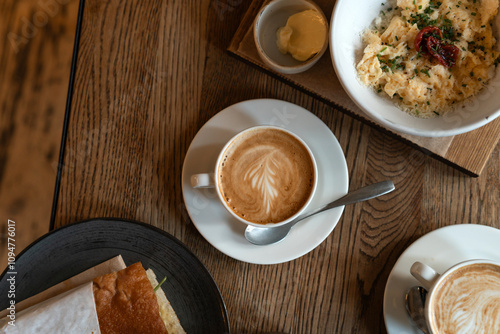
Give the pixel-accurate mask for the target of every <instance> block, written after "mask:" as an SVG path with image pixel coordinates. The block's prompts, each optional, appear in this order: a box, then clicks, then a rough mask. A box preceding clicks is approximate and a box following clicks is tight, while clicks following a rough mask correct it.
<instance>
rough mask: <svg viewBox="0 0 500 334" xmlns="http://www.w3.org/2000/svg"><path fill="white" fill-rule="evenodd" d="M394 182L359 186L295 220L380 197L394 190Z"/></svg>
mask: <svg viewBox="0 0 500 334" xmlns="http://www.w3.org/2000/svg"><path fill="white" fill-rule="evenodd" d="M394 188H395V187H394V183H393V182H392V181H383V182H378V183H374V184H371V185H369V186H366V187H363V188H359V189H357V190H354V191H352V192H349V193H348V194H347V195H345V196H343V197H341V198H339V199H337V200H335V201H333V202H331V203H329V204H327V205H325V206H323V207H320V208H318V209H316V210H314V211H312V212H309V213H307V215H305V216H302V217H300V218H299V219H297V220H296V221H295V222H299V221H300V220H302V219H305V218H307V217H310V216H312V215H314V214H317V213H319V212H323V211H326V210H330V209H332V208H335V207H338V206H342V205H347V204H353V203H358V202H361V201H366V200H368V199H371V198H374V197H378V196H381V195H384V194H387V193H390V192H391V191H393V190H394Z"/></svg>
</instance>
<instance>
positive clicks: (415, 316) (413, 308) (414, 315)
mask: <svg viewBox="0 0 500 334" xmlns="http://www.w3.org/2000/svg"><path fill="white" fill-rule="evenodd" d="M426 296H427V290H425V289H424V288H423V287H421V286H414V287H412V288H410V290H408V292H407V293H406V298H405V299H406V300H405V302H406V311H407V312H408V315H409V316H410V318H411V320H412V321H413V322H414V323H415V325H416V326H417V327H418V329H420V330H421V331H422V332H424V334H428V333H430V332H429V329H428V328H427V322H426V321H425V316H424V309H425V298H426Z"/></svg>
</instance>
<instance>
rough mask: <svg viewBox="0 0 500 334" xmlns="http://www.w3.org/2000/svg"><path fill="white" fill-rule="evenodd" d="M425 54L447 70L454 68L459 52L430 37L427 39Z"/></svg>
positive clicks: (451, 46) (453, 47) (453, 46)
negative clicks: (427, 53)
mask: <svg viewBox="0 0 500 334" xmlns="http://www.w3.org/2000/svg"><path fill="white" fill-rule="evenodd" d="M426 47H427V52H429V54H430V55H431V56H432V57H433V58H435V59H437V61H439V63H440V64H441V65H443V66H445V67H447V68H450V67H453V66H455V63H456V62H457V58H458V54H459V53H460V50H459V49H458V48H457V47H456V46H455V45H451V44H447V43H445V42H443V41H442V40H439V39H437V38H434V37H432V36H430V37H429V38H427V43H426Z"/></svg>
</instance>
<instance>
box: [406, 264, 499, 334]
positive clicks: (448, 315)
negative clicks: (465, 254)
mask: <svg viewBox="0 0 500 334" xmlns="http://www.w3.org/2000/svg"><path fill="white" fill-rule="evenodd" d="M410 272H411V274H412V275H413V276H415V278H417V279H418V280H419V281H420V283H422V285H423V286H424V288H426V289H427V290H428V291H429V293H428V295H427V300H426V304H425V318H426V320H427V325H428V327H429V330H430V332H431V333H433V334H451V333H453V334H462V333H463V334H489V333H500V263H499V262H496V261H492V260H469V261H465V262H461V263H458V264H456V265H455V266H453V267H451V268H450V269H448V270H446V271H445V272H444V273H443V274H441V275H440V274H438V273H437V272H436V271H435V270H434V269H432V268H431V267H429V266H427V265H426V264H423V263H421V262H418V261H417V262H415V263H414V264H413V265H412V267H411V269H410Z"/></svg>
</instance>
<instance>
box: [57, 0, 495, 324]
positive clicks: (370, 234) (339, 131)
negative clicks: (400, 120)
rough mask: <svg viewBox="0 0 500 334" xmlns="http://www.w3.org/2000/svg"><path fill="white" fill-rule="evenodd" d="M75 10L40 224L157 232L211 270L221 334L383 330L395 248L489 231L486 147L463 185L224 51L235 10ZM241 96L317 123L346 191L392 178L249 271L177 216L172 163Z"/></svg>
mask: <svg viewBox="0 0 500 334" xmlns="http://www.w3.org/2000/svg"><path fill="white" fill-rule="evenodd" d="M82 5H83V7H81V10H82V12H81V13H80V14H81V25H80V30H79V32H78V33H79V34H80V39H79V43H78V45H77V46H78V50H77V53H76V55H77V57H76V58H75V62H74V78H73V79H74V80H73V81H72V86H71V87H72V94H71V95H70V98H69V102H70V105H69V109H68V113H67V116H66V117H67V118H66V121H67V123H66V125H67V128H65V132H64V134H65V136H66V137H65V139H64V150H63V151H62V159H61V164H60V166H59V167H60V169H59V174H58V175H59V177H60V179H59V183H58V186H57V188H56V198H55V201H54V211H53V216H52V220H51V224H52V227H55V228H57V227H60V226H63V225H66V224H70V223H72V222H75V221H79V220H84V219H89V218H95V217H119V218H124V219H133V220H137V221H142V222H145V223H149V224H151V225H154V226H157V227H160V228H162V229H163V230H165V231H167V232H169V233H171V234H172V235H174V236H175V237H177V238H178V239H180V240H181V241H182V242H183V243H184V244H186V245H187V247H189V248H190V249H191V250H192V251H193V252H194V253H195V254H196V255H197V256H198V258H199V259H200V260H201V261H202V262H203V263H204V264H205V265H206V267H207V268H208V270H209V271H210V272H211V273H212V275H213V277H214V279H215V281H216V282H217V284H218V285H219V288H220V290H221V293H222V296H223V298H224V300H225V303H226V306H227V311H228V314H229V318H230V325H231V330H232V332H233V333H264V332H285V333H350V332H352V333H379V332H381V333H383V332H385V331H386V330H385V326H384V321H383V314H382V304H383V294H384V288H385V284H386V281H387V278H388V276H389V273H390V271H391V269H392V267H393V266H394V264H395V262H396V260H397V259H398V257H399V256H400V255H401V253H402V252H403V251H404V250H405V248H407V247H408V246H409V245H410V244H411V243H412V242H413V241H415V240H416V239H417V238H419V237H420V236H422V235H424V234H426V233H428V232H430V231H433V230H435V229H437V228H439V227H443V226H447V225H453V224H469V223H479V224H483V225H489V226H494V227H497V228H500V222H499V221H498V207H499V198H500V196H499V195H500V194H499V188H500V187H499V186H500V178H499V174H500V164H499V149H498V147H497V148H496V150H495V151H494V153H493V155H492V157H491V159H490V161H489V165H488V167H487V168H486V170H485V171H484V172H483V174H482V175H481V176H480V177H479V178H471V177H468V176H466V175H464V174H462V173H461V172H459V171H457V170H454V169H453V168H452V167H449V166H446V165H444V164H443V163H441V162H439V161H436V160H434V159H431V158H429V157H427V156H426V155H424V154H423V153H421V152H419V151H416V150H415V149H413V148H411V147H409V146H407V145H406V144H403V143H401V142H399V141H398V140H396V139H393V138H390V137H389V136H387V135H386V134H383V133H381V132H379V131H378V130H375V129H373V128H371V127H370V126H368V125H365V124H363V123H361V122H359V121H358V120H355V119H353V118H351V117H350V116H347V115H345V114H343V113H341V112H339V111H337V110H335V109H332V108H331V107H329V106H327V105H325V104H323V103H322V102H319V101H317V100H315V99H313V98H312V97H310V96H308V95H306V94H303V93H301V92H299V91H297V90H296V89H294V88H292V87H290V86H288V85H287V84H285V83H283V82H281V81H279V80H277V79H275V78H272V77H270V76H268V75H267V74H265V73H262V72H260V71H259V70H257V69H255V68H253V67H251V66H249V65H246V64H244V63H242V62H240V61H239V60H238V59H235V58H233V57H231V56H230V55H229V54H228V53H227V52H226V48H227V46H228V44H229V43H230V40H231V38H232V36H233V34H234V32H235V30H236V29H237V27H238V24H239V22H240V20H241V17H242V16H243V15H244V13H245V11H246V9H247V6H248V5H247V4H246V2H243V1H242V0H232V1H222V0H210V1H208V0H202V1H181V0H169V1H160V0H147V1H139V0H135V1H118V0H111V1H98V0H85V1H82ZM254 98H276V99H282V100H286V101H289V102H292V103H295V104H298V105H300V106H302V107H304V108H306V109H308V110H310V111H311V112H312V113H313V114H315V115H316V116H318V117H319V118H320V119H321V120H322V121H323V122H324V123H325V124H326V125H327V126H328V127H329V128H330V129H331V131H332V132H333V133H334V134H335V136H336V137H337V138H338V140H339V142H340V145H341V146H342V149H343V151H344V153H345V156H346V160H347V165H348V170H349V180H350V182H349V183H350V185H349V187H350V188H351V189H355V188H358V187H361V186H363V185H367V184H370V183H374V182H377V181H382V180H386V179H392V180H393V181H394V183H395V185H396V190H395V191H394V192H393V193H391V194H390V195H387V196H384V197H382V198H380V199H374V200H371V201H369V202H365V203H360V204H357V205H352V206H348V207H346V208H345V211H344V214H343V216H342V218H341V220H340V222H339V224H338V226H337V227H336V229H335V230H334V231H333V233H332V234H331V235H330V236H329V237H328V238H327V239H326V240H325V241H324V242H323V243H322V244H321V245H320V246H319V247H317V248H316V249H315V250H314V251H312V252H310V253H309V254H307V255H305V256H303V257H301V258H299V259H297V260H294V261H291V262H288V263H284V264H279V265H269V266H262V265H255V264H248V263H243V262H240V261H237V260H234V259H232V258H230V257H228V256H226V255H224V254H222V253H221V252H219V251H218V250H216V249H215V248H214V247H213V246H211V245H210V244H209V243H208V242H207V241H206V240H205V239H204V238H203V237H202V236H201V235H200V234H199V233H198V231H197V229H196V228H195V226H194V225H193V224H192V222H191V220H190V218H189V216H188V214H187V212H186V209H185V205H184V203H183V197H182V189H181V171H182V164H183V160H184V157H185V154H186V152H187V149H188V147H189V144H190V143H191V141H192V140H193V138H194V136H195V134H196V133H197V131H198V130H199V129H200V128H201V126H202V125H203V124H204V123H205V122H207V121H208V120H209V119H210V118H211V117H212V116H214V115H215V114H217V113H218V112H219V111H220V110H222V109H224V108H226V107H227V106H229V105H232V104H234V103H237V102H240V101H243V100H248V99H254Z"/></svg>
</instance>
